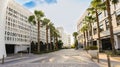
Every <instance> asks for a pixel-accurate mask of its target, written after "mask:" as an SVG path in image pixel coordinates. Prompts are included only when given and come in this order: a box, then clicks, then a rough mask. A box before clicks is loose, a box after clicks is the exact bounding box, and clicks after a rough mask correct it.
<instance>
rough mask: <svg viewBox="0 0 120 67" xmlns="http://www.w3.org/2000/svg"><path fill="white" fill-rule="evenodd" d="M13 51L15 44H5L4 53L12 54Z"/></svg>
mask: <svg viewBox="0 0 120 67" xmlns="http://www.w3.org/2000/svg"><path fill="white" fill-rule="evenodd" d="M14 51H15V45H10V44H6V53H7V54H13V53H14Z"/></svg>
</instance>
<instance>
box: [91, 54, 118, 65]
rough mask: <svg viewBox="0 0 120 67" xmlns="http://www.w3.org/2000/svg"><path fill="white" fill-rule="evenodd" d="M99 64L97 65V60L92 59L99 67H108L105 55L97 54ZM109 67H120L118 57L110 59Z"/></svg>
mask: <svg viewBox="0 0 120 67" xmlns="http://www.w3.org/2000/svg"><path fill="white" fill-rule="evenodd" d="M99 58H100V62H99V63H97V59H93V61H94V62H96V63H97V64H99V65H100V67H108V63H107V55H106V54H104V53H100V54H99ZM110 61H111V67H120V57H110Z"/></svg>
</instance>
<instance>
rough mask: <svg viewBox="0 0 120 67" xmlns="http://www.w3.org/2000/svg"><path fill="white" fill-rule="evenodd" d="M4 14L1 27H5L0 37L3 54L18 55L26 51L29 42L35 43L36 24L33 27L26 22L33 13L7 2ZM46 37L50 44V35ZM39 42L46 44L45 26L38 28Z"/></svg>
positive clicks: (10, 1)
mask: <svg viewBox="0 0 120 67" xmlns="http://www.w3.org/2000/svg"><path fill="white" fill-rule="evenodd" d="M5 12H6V14H4V15H5V19H4V20H3V21H4V22H5V24H3V26H1V27H5V30H4V29H3V30H2V32H4V35H2V36H1V35H0V36H1V39H3V40H4V41H5V42H4V44H3V46H4V47H5V48H6V49H5V50H6V51H4V53H7V54H9V53H18V52H19V51H25V50H27V48H29V47H30V44H31V42H34V43H36V42H37V24H36V25H33V24H30V23H29V22H28V17H29V16H30V15H33V13H31V12H30V11H29V10H27V9H26V8H24V7H23V6H22V5H20V4H18V3H16V2H15V1H14V0H9V2H8V4H7V8H6V10H5ZM3 21H1V22H3ZM48 36H49V37H48V38H49V42H50V35H48ZM40 40H41V41H42V42H43V43H45V42H46V27H45V26H44V27H41V28H40Z"/></svg>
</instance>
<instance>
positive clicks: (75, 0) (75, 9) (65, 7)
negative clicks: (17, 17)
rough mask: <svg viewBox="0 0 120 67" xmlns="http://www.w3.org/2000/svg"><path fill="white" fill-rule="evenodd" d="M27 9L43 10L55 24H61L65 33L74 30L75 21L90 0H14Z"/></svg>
mask: <svg viewBox="0 0 120 67" xmlns="http://www.w3.org/2000/svg"><path fill="white" fill-rule="evenodd" d="M16 1H17V2H18V3H20V4H21V5H23V6H24V7H26V8H27V9H29V10H30V11H32V12H33V11H34V10H43V11H44V13H45V15H46V17H47V18H49V19H51V21H52V22H53V23H54V24H55V26H62V27H63V28H64V30H65V31H66V32H67V33H70V34H72V33H73V32H74V31H76V28H77V27H76V26H77V25H76V23H77V22H78V19H79V18H80V17H81V15H82V14H83V13H84V11H85V10H86V9H87V7H88V6H89V3H90V1H91V0H16Z"/></svg>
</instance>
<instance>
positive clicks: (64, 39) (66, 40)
mask: <svg viewBox="0 0 120 67" xmlns="http://www.w3.org/2000/svg"><path fill="white" fill-rule="evenodd" d="M57 30H58V31H59V32H60V36H61V37H60V38H59V40H62V42H63V46H66V47H70V46H71V35H70V34H67V33H65V32H64V29H63V27H57Z"/></svg>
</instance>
